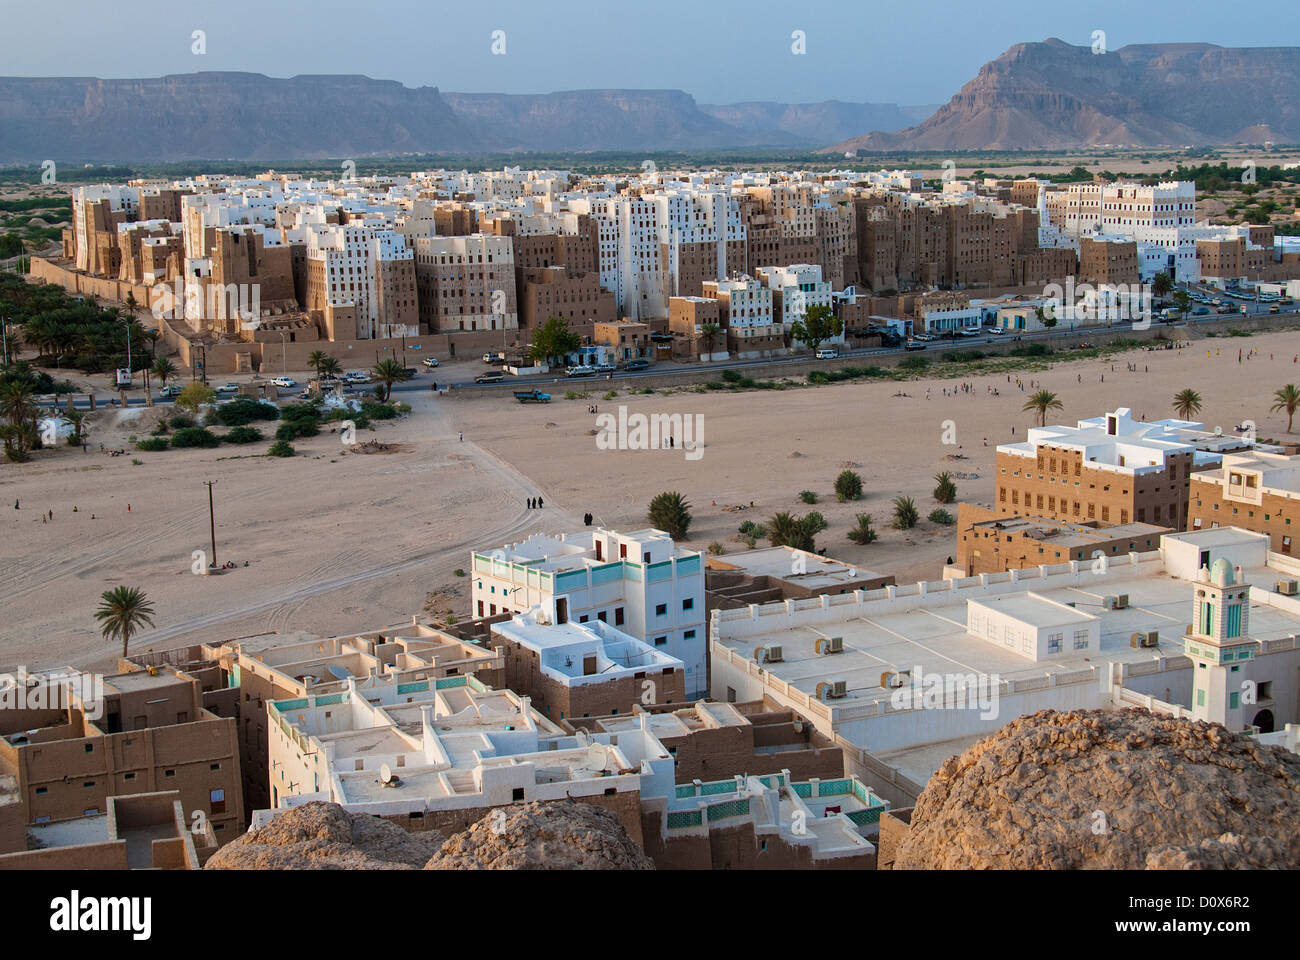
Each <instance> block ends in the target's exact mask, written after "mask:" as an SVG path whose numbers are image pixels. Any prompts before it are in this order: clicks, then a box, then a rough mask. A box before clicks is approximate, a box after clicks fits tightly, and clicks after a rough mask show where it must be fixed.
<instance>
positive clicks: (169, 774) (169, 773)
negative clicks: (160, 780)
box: [163, 770, 176, 777]
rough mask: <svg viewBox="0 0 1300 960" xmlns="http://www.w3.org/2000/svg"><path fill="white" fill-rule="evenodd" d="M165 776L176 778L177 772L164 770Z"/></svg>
mask: <svg viewBox="0 0 1300 960" xmlns="http://www.w3.org/2000/svg"><path fill="white" fill-rule="evenodd" d="M163 776H164V777H174V776H176V771H175V770H164V771H163Z"/></svg>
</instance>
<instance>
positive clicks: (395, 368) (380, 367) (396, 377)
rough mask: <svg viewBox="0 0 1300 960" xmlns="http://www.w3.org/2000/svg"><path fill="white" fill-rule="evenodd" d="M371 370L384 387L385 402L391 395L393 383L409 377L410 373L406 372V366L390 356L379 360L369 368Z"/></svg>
mask: <svg viewBox="0 0 1300 960" xmlns="http://www.w3.org/2000/svg"><path fill="white" fill-rule="evenodd" d="M371 372H372V373H374V375H375V379H376V380H378V381H379V382H380V384H381V385H382V386H383V388H384V396H383V402H384V403H387V402H388V398H389V397H391V396H392V395H393V384H395V383H401V382H402V381H404V380H409V379H411V375H410V374H409V373H407V372H406V368H405V367H403V366H402V365H401V364H400V363H398V362H397V361H396V360H394V359H393V358H392V357H388V358H386V359H384V360H380V361H379V362H378V363H377V364H375V365H374V367H372V368H371Z"/></svg>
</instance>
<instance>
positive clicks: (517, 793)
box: [510, 787, 524, 802]
mask: <svg viewBox="0 0 1300 960" xmlns="http://www.w3.org/2000/svg"><path fill="white" fill-rule="evenodd" d="M510 799H511V800H512V801H515V802H518V801H520V800H522V799H524V788H523V787H515V788H514V789H513V790H512V791H510Z"/></svg>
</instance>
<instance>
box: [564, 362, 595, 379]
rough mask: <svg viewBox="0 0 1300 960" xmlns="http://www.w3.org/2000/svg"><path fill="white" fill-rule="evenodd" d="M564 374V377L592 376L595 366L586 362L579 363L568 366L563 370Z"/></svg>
mask: <svg viewBox="0 0 1300 960" xmlns="http://www.w3.org/2000/svg"><path fill="white" fill-rule="evenodd" d="M564 375H565V376H566V377H594V376H595V375H596V368H595V367H592V366H588V365H587V364H579V365H578V366H576V367H569V369H568V370H566V371H564Z"/></svg>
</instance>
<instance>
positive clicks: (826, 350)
mask: <svg viewBox="0 0 1300 960" xmlns="http://www.w3.org/2000/svg"><path fill="white" fill-rule="evenodd" d="M839 356H840V352H839V351H838V350H836V349H835V348H834V347H822V348H821V349H820V350H818V351H817V359H818V360H838V359H839Z"/></svg>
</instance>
